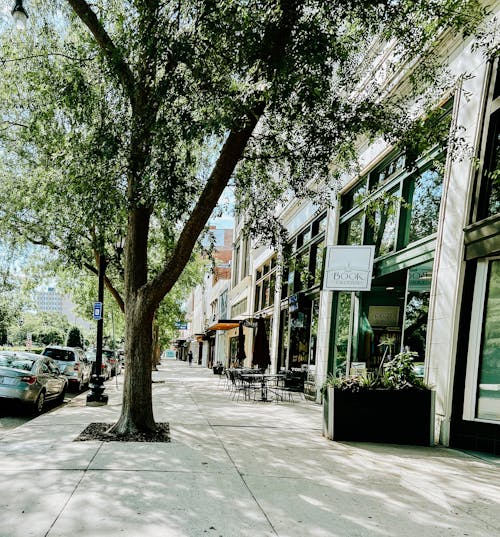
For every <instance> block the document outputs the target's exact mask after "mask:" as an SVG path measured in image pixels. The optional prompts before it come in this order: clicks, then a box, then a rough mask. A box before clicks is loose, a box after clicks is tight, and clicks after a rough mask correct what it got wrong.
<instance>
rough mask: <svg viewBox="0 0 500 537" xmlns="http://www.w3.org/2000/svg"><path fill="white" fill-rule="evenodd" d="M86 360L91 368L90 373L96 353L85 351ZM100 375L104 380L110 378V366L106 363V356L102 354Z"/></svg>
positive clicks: (93, 367)
mask: <svg viewBox="0 0 500 537" xmlns="http://www.w3.org/2000/svg"><path fill="white" fill-rule="evenodd" d="M85 355H86V356H87V360H88V361H89V362H90V365H91V366H92V372H93V371H94V369H95V361H96V353H95V351H87V352H86V353H85ZM101 375H102V376H103V377H104V380H109V379H110V378H111V364H110V363H109V361H108V358H107V356H106V355H105V354H104V353H102V362H101Z"/></svg>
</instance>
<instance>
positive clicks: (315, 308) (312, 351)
mask: <svg viewBox="0 0 500 537" xmlns="http://www.w3.org/2000/svg"><path fill="white" fill-rule="evenodd" d="M318 322H319V298H316V299H314V300H313V303H312V310H311V332H310V336H309V366H314V365H316V346H317V341H318Z"/></svg>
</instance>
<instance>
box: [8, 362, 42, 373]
mask: <svg viewBox="0 0 500 537" xmlns="http://www.w3.org/2000/svg"><path fill="white" fill-rule="evenodd" d="M34 363H35V361H34V360H13V361H12V362H10V363H9V364H5V365H6V366H7V367H12V369H24V371H31V368H32V367H33V364H34Z"/></svg>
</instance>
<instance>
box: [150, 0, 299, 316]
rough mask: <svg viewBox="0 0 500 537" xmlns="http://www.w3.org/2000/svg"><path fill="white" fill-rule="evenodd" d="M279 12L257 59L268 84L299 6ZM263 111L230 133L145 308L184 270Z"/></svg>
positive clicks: (286, 0)
mask: <svg viewBox="0 0 500 537" xmlns="http://www.w3.org/2000/svg"><path fill="white" fill-rule="evenodd" d="M280 8H281V17H280V20H279V21H278V23H277V24H271V25H269V26H268V28H267V29H266V32H265V35H264V38H263V40H262V50H261V58H262V60H263V64H264V66H265V69H266V71H267V75H268V78H269V80H272V79H273V78H274V77H275V76H276V74H277V72H278V71H279V69H280V65H281V62H282V61H283V58H284V56H285V51H286V47H287V46H288V44H289V43H290V41H291V38H292V32H293V28H294V26H295V24H296V22H297V20H298V17H299V14H300V10H301V2H300V1H299V0H281V2H280ZM265 108H266V102H265V99H264V97H263V96H262V97H261V99H260V100H258V101H257V104H254V105H253V107H252V108H250V109H249V110H248V111H247V118H246V122H243V123H242V124H241V123H240V124H239V125H237V126H235V127H233V129H232V130H231V131H230V133H229V136H228V137H227V139H226V141H225V143H224V146H223V147H222V150H221V152H220V154H219V158H218V159H217V162H216V164H215V166H214V168H213V170H212V173H211V174H210V177H209V179H208V181H207V183H206V185H205V188H204V189H203V191H202V193H201V195H200V197H199V199H198V203H197V204H196V206H195V207H194V209H193V211H192V212H191V214H190V216H189V218H188V220H187V222H186V224H185V226H184V229H183V230H182V232H181V234H180V236H179V239H178V241H177V243H176V245H175V247H174V249H173V251H172V254H171V256H170V258H169V259H168V260H167V263H166V265H165V267H164V269H163V270H162V271H160V272H159V273H158V275H157V276H156V277H155V278H154V279H153V280H152V281H151V282H149V283H147V284H146V285H144V286H143V288H142V290H141V292H142V293H143V296H144V299H145V302H146V303H147V304H148V306H149V307H152V308H153V309H156V308H157V307H158V305H159V304H160V302H161V300H162V299H163V297H164V296H165V295H166V294H167V293H168V292H169V291H170V289H172V287H173V285H174V284H175V282H176V281H177V279H178V278H179V276H180V275H181V273H182V271H183V270H184V267H185V266H186V264H187V263H188V261H189V258H190V256H191V253H192V251H193V248H194V246H195V244H196V241H197V239H198V237H199V235H200V233H201V232H202V230H203V228H204V227H205V225H206V223H207V221H208V219H209V218H210V215H211V214H212V212H213V210H214V208H215V207H216V205H217V202H218V201H219V198H220V196H221V195H222V193H223V191H224V188H225V187H226V186H227V184H228V183H229V180H230V178H231V176H232V174H233V172H234V170H235V168H236V166H237V164H238V162H239V161H240V160H241V159H242V157H243V153H244V151H245V148H246V146H247V144H248V141H249V139H250V137H251V136H252V133H253V130H254V128H255V126H256V125H257V122H258V121H259V119H260V117H261V116H262V114H263V113H264V110H265Z"/></svg>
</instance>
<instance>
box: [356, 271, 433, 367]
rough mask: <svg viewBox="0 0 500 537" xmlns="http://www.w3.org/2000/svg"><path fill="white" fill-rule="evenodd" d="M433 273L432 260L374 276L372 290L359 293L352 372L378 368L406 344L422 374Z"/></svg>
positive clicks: (405, 346) (357, 297)
mask: <svg viewBox="0 0 500 537" xmlns="http://www.w3.org/2000/svg"><path fill="white" fill-rule="evenodd" d="M431 277H432V262H429V263H426V264H422V265H418V266H415V267H411V268H407V269H402V270H399V271H396V272H392V273H390V274H387V275H384V276H380V277H377V278H374V279H373V283H372V288H371V291H369V292H366V293H359V294H357V295H356V300H355V304H356V306H357V308H356V309H357V312H358V314H357V315H355V319H356V322H354V323H353V327H352V328H353V334H356V333H357V337H356V336H355V335H354V337H353V340H352V353H351V360H350V368H349V371H350V373H351V374H356V373H358V372H362V373H363V372H365V371H377V370H379V369H380V367H381V365H382V364H383V363H387V361H389V360H391V359H392V358H393V357H394V356H395V355H396V354H398V353H399V352H400V351H401V350H402V349H403V348H407V349H408V350H410V351H412V352H414V353H415V366H416V367H417V366H418V367H419V369H418V370H419V374H420V375H422V376H423V366H424V360H425V344H426V337H427V321H428V311H429V296H430V286H431ZM356 323H357V326H356Z"/></svg>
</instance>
